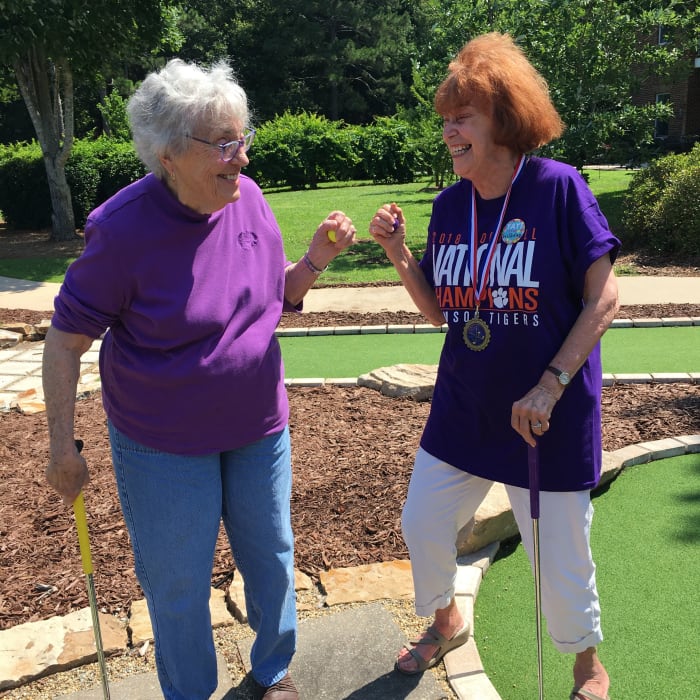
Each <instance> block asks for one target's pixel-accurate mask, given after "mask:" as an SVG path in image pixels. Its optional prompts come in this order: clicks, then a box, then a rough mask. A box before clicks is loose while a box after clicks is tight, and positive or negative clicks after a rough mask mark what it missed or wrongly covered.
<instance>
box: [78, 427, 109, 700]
mask: <svg viewBox="0 0 700 700" xmlns="http://www.w3.org/2000/svg"><path fill="white" fill-rule="evenodd" d="M75 446H76V447H77V448H78V452H80V451H81V450H82V449H83V441H82V440H76V441H75ZM73 514H74V515H75V526H76V528H77V530H78V542H79V544H80V558H81V559H82V561H83V573H84V574H85V580H86V581H87V592H88V600H89V601H90V613H91V614H92V631H93V633H94V635H95V646H96V648H97V661H98V663H99V665H100V675H101V676H102V692H103V694H104V697H105V700H110V695H109V681H108V679H107V664H106V663H105V653H104V648H103V646H102V632H101V631H100V618H99V616H98V611H97V596H96V595H95V582H94V581H93V579H92V556H91V554H90V536H89V535H88V527H87V516H86V515H85V499H84V498H83V492H82V491H81V492H80V493H79V494H78V497H77V498H76V499H75V501H73Z"/></svg>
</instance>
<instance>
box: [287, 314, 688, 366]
mask: <svg viewBox="0 0 700 700" xmlns="http://www.w3.org/2000/svg"><path fill="white" fill-rule="evenodd" d="M444 339H445V336H444V334H443V333H389V334H386V333H384V334H378V335H338V336H327V335H325V336H324V335H322V336H302V337H282V338H280V343H281V345H282V353H283V356H284V362H285V375H286V376H287V377H289V378H299V377H320V378H331V377H333V378H337V377H358V376H360V375H361V374H364V373H365V372H369V371H370V370H373V369H376V368H378V367H385V366H388V365H395V364H400V363H418V364H437V362H438V360H439V358H440V349H441V348H442V344H443V342H444ZM602 352H603V371H604V372H606V373H610V374H619V373H627V374H629V373H640V372H647V373H649V372H700V326H679V327H675V326H674V327H664V328H624V329H617V328H615V329H611V330H609V331H608V332H607V333H606V334H605V335H604V336H603V341H602Z"/></svg>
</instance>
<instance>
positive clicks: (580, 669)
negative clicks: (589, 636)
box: [574, 647, 610, 700]
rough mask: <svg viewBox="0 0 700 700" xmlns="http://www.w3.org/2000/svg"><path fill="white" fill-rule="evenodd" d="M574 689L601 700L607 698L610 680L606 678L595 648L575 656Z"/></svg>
mask: <svg viewBox="0 0 700 700" xmlns="http://www.w3.org/2000/svg"><path fill="white" fill-rule="evenodd" d="M574 687H575V688H581V689H582V690H588V691H590V692H591V693H595V694H596V695H598V696H600V697H601V698H607V697H608V689H609V688H610V678H608V672H607V671H606V670H605V667H604V666H603V664H602V663H601V662H600V659H599V658H598V653H597V652H596V649H595V647H589V648H588V649H586V651H582V652H581V653H580V654H576V661H575V662H574ZM579 697H580V700H586V698H585V697H584V696H579Z"/></svg>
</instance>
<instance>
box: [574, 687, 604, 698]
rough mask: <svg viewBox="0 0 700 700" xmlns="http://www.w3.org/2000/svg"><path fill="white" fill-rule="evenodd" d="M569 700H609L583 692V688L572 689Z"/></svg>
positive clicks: (587, 691)
mask: <svg viewBox="0 0 700 700" xmlns="http://www.w3.org/2000/svg"><path fill="white" fill-rule="evenodd" d="M569 700H610V697H609V696H607V695H606V696H605V697H604V698H602V697H601V696H600V695H596V694H595V693H592V692H591V691H590V690H584V689H583V688H574V689H573V690H572V691H571V695H570V697H569Z"/></svg>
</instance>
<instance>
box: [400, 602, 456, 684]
mask: <svg viewBox="0 0 700 700" xmlns="http://www.w3.org/2000/svg"><path fill="white" fill-rule="evenodd" d="M432 626H433V628H434V629H435V630H437V631H438V632H439V633H440V634H441V635H442V636H443V637H445V639H452V638H453V637H454V636H455V635H456V634H457V633H458V632H461V631H462V629H463V628H464V619H463V618H462V614H461V613H460V612H459V609H458V608H457V604H456V603H455V600H454V598H453V599H452V601H451V602H450V604H449V605H448V606H447V607H446V608H440V609H439V610H436V611H435V622H434V623H433V625H432ZM421 639H428V640H430V639H434V637H432V636H430V634H429V633H428V632H427V631H426V632H424V633H423V635H422V636H421ZM438 649H439V646H438V645H437V644H429V643H427V644H417V645H415V646H414V651H415V652H416V653H417V654H418V655H419V656H420V657H421V658H422V659H425V660H426V661H427V660H428V659H432V658H433V657H434V656H435V654H436V653H437V651H438ZM396 664H397V666H398V667H399V669H400V670H401V671H402V672H403V673H409V674H410V673H415V672H416V671H417V670H418V662H417V661H416V659H415V658H413V656H412V655H411V653H410V652H409V651H408V649H407V648H406V647H404V648H403V649H401V651H400V652H399V655H398V658H397V659H396Z"/></svg>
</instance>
